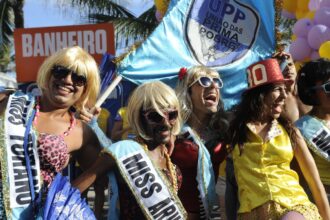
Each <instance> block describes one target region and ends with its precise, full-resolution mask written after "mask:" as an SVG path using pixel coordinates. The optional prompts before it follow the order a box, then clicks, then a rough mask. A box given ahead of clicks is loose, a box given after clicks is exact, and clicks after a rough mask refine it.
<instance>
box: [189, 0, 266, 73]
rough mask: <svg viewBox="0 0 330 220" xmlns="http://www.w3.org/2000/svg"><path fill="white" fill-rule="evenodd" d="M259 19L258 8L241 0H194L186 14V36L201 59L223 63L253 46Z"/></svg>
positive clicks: (212, 64) (198, 59) (237, 57)
mask: <svg viewBox="0 0 330 220" xmlns="http://www.w3.org/2000/svg"><path fill="white" fill-rule="evenodd" d="M259 20H260V19H259V17H258V14H257V13H256V12H255V10H253V9H252V8H251V7H249V6H247V5H244V4H242V3H241V2H240V1H238V0H195V1H194V2H193V5H192V7H191V8H190V11H189V15H188V16H187V22H186V23H187V25H186V39H187V42H188V43H189V45H190V49H191V51H192V53H193V54H194V56H195V59H197V61H198V62H200V63H201V64H203V65H206V66H210V67H216V66H224V65H226V64H228V63H232V62H234V61H235V60H238V59H240V58H241V57H243V56H244V55H245V54H246V53H247V51H248V50H249V49H250V48H251V47H252V45H253V43H254V41H255V39H256V35H257V32H258V29H259Z"/></svg>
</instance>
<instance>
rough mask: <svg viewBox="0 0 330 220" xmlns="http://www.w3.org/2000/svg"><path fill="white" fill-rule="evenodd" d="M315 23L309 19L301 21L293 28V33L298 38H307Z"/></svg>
mask: <svg viewBox="0 0 330 220" xmlns="http://www.w3.org/2000/svg"><path fill="white" fill-rule="evenodd" d="M313 25H314V24H313V22H312V20H311V19H309V18H302V19H299V20H298V21H297V22H296V23H295V24H294V26H293V29H292V32H293V34H295V35H297V37H307V34H308V32H309V30H310V29H311V28H312V27H313Z"/></svg>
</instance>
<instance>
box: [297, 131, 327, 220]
mask: <svg viewBox="0 0 330 220" xmlns="http://www.w3.org/2000/svg"><path fill="white" fill-rule="evenodd" d="M296 132H297V134H298V138H297V146H296V147H295V148H294V153H295V158H296V159H297V161H298V164H299V167H300V169H301V171H302V173H303V175H304V177H305V179H306V181H307V184H308V186H309V188H310V190H311V192H312V194H313V198H314V200H315V203H316V206H317V208H318V209H319V212H320V215H321V217H322V218H323V219H325V220H330V209H329V202H328V198H327V195H326V192H325V189H324V186H323V184H322V182H321V180H320V176H319V172H318V170H317V167H316V165H315V162H314V159H313V157H312V155H311V153H310V152H309V150H308V147H307V145H306V143H305V141H304V139H303V137H302V135H301V133H300V132H299V130H298V129H297V130H296Z"/></svg>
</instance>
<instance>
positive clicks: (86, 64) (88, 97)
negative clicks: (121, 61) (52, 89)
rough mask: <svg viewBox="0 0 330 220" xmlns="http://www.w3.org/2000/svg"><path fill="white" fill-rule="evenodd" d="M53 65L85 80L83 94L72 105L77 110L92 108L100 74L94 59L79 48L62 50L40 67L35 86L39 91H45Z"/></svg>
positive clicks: (98, 88) (98, 87)
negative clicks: (70, 71)
mask: <svg viewBox="0 0 330 220" xmlns="http://www.w3.org/2000/svg"><path fill="white" fill-rule="evenodd" d="M55 65H61V66H63V67H66V68H68V69H70V70H72V71H74V72H76V73H77V74H79V75H83V76H85V77H86V79H87V83H86V85H85V88H84V92H83V94H82V96H81V97H80V99H79V100H78V101H77V102H76V103H75V104H74V107H76V108H77V109H78V110H80V109H83V108H84V107H86V106H88V107H93V106H94V105H95V102H96V99H97V96H98V94H99V90H100V74H99V68H98V65H97V63H96V62H95V60H94V58H93V57H92V56H91V55H89V54H88V53H87V52H86V51H85V50H84V49H82V48H81V47H79V46H73V47H69V48H64V49H62V50H59V51H57V52H56V53H54V54H53V55H51V56H50V57H48V58H47V59H46V60H45V61H44V62H43V64H42V65H41V66H40V68H39V71H38V77H37V84H38V87H39V89H40V90H41V91H43V90H47V89H48V86H49V80H50V77H51V70H52V68H53V67H54V66H55Z"/></svg>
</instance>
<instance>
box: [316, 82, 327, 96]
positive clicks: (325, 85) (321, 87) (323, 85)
mask: <svg viewBox="0 0 330 220" xmlns="http://www.w3.org/2000/svg"><path fill="white" fill-rule="evenodd" d="M312 89H323V90H324V92H325V93H327V94H328V93H330V81H328V82H326V83H324V84H322V85H319V86H314V87H312Z"/></svg>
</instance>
